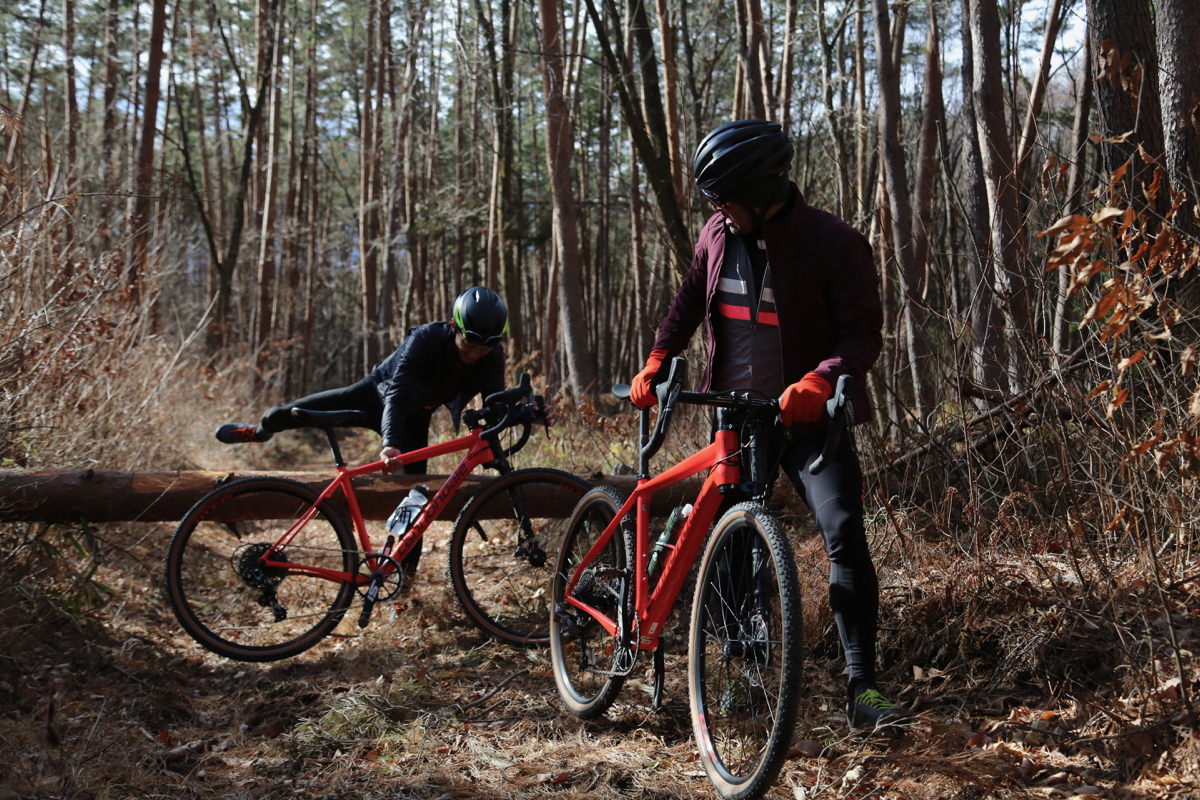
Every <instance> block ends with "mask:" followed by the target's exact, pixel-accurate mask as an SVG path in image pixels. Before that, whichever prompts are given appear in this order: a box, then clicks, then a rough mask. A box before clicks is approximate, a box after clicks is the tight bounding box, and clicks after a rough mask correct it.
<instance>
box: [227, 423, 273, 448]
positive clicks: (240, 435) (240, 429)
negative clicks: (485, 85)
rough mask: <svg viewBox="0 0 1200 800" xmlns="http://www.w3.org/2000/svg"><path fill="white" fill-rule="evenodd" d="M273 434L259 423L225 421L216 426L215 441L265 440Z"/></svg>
mask: <svg viewBox="0 0 1200 800" xmlns="http://www.w3.org/2000/svg"><path fill="white" fill-rule="evenodd" d="M274 435H275V434H273V433H271V432H270V431H264V430H263V429H262V426H261V425H250V424H249V423H238V422H227V423H226V424H224V425H222V426H221V427H219V428H217V441H218V442H224V443H225V444H241V443H242V442H265V441H267V440H268V439H270V438H271V437H272V436H274Z"/></svg>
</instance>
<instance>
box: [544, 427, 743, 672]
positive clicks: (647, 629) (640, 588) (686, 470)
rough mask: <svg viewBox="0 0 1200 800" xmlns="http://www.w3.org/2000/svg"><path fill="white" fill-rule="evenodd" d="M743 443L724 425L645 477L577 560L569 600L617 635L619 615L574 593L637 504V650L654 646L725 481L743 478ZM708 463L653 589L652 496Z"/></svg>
mask: <svg viewBox="0 0 1200 800" xmlns="http://www.w3.org/2000/svg"><path fill="white" fill-rule="evenodd" d="M740 449H741V445H740V443H739V439H738V434H737V431H733V430H719V431H717V432H716V436H715V438H714V440H713V442H712V444H710V445H708V446H707V447H705V448H704V449H703V450H699V451H697V452H696V453H694V454H693V455H691V456H689V457H688V458H686V459H684V460H683V461H681V462H680V463H678V464H676V465H675V466H674V467H671V468H670V469H669V470H667V471H666V472H663V473H661V474H659V475H657V476H655V477H653V478H640V479H639V480H638V485H637V488H636V489H634V490H633V492H632V493H631V494H630V495H629V498H628V499H627V500H626V501H625V503H624V504H623V505H622V506H621V508H620V509H619V510H618V511H617V514H616V516H615V517H613V520H612V522H610V523H609V524H608V526H607V527H606V528H605V529H604V532H603V533H602V534H601V535H600V538H599V539H598V540H596V543H595V544H594V545H592V547H591V549H590V550H588V553H587V555H586V556H585V557H584V558H583V559H582V560H581V562H580V563H579V564H578V565H577V566H576V568H575V573H574V574H573V575H572V576H571V580H570V582H569V584H568V585H567V591H566V601H567V602H568V603H570V604H571V605H572V606H574V607H575V608H578V609H580V610H581V611H584V612H586V613H587V614H590V615H591V616H592V617H594V618H595V620H596V621H597V622H599V623H600V625H601V626H602V627H603V628H604V629H605V630H606V631H608V633H609V634H610V635H612V636H617V635H618V634H619V633H620V630H619V629H618V625H617V621H616V620H613V619H611V618H609V617H608V616H607V615H605V614H603V613H602V612H600V611H597V610H596V609H595V608H592V607H591V606H589V605H587V604H586V603H583V602H581V601H580V600H579V599H577V598H576V597H575V595H574V590H575V584H576V582H577V581H578V580H579V576H580V575H581V574H582V573H583V570H584V569H585V568H586V567H587V566H588V565H590V564H591V563H592V561H593V559H595V558H596V557H597V556H598V555H599V553H600V551H601V550H603V549H604V547H605V546H606V545H607V544H608V542H609V541H610V540H611V539H612V537H613V536H614V535H616V533H617V531H618V530H619V528H620V525H621V521H622V520H623V519H624V518H625V516H626V515H627V514H629V513H630V512H631V511H632V510H633V509H635V508H636V510H637V512H636V513H637V537H636V544H635V552H634V561H633V563H634V564H635V565H637V567H636V569H635V570H634V574H633V581H634V613H635V614H636V620H635V630H636V631H637V632H638V638H637V643H636V647H637V649H638V650H655V649H656V648H657V647H658V638H659V635H660V634H661V632H662V626H663V623H664V622H665V621H666V619H667V616H668V615H669V614H670V613H671V607H672V606H673V605H674V604H675V598H676V596H677V595H678V594H679V590H680V588H682V586H683V582H684V580H685V579H686V577H687V571H688V568H689V567H690V565H691V563H692V562H693V561H695V559H696V555H697V554H698V553H699V552H700V548H701V546H702V545H703V544H704V537H705V534H706V533H707V532H708V529H709V527H710V526H711V525H712V522H713V519H714V517H715V516H716V514H717V511H718V509H719V508H720V506H721V491H720V489H721V487H722V486H725V485H729V484H739V483H741V480H742V477H741V475H742V472H741V463H740V461H739V453H740ZM706 469H707V470H709V473H708V477H707V478H705V480H704V485H703V486H701V487H700V494H699V495H698V496H697V497H696V502H695V504H694V510H693V511H692V513H691V515H690V516H688V518H687V520H686V521H685V522H684V524H683V527H682V529H681V530H680V532H679V535H678V537H677V539H676V541H675V543H674V544H669V545H667V547H668V548H670V553H669V554H668V555H667V558H666V562H665V563H664V564H663V566H662V573H661V576H660V577H659V580H658V584H657V585H656V586H655V587H654V591H653V592H651V591H650V577H649V575H648V574H647V573H646V566H647V564H648V563H649V560H650V499H651V498H652V497H653V496H654V493H655V492H657V491H659V490H660V489H665V488H667V487H669V486H673V485H674V484H676V483H679V482H680V481H682V480H684V479H685V478H689V477H691V476H692V475H695V474H697V473H699V472H702V471H703V470H706Z"/></svg>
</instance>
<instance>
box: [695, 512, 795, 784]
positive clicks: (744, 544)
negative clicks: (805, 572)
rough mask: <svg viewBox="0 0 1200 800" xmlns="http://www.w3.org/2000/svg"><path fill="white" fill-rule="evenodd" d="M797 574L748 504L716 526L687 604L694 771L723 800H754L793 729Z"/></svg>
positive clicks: (774, 528) (782, 545)
mask: <svg viewBox="0 0 1200 800" xmlns="http://www.w3.org/2000/svg"><path fill="white" fill-rule="evenodd" d="M802 636H803V614H802V613H801V605H800V588H799V584H798V582H797V580H796V565H795V562H794V561H793V559H792V551H791V548H790V546H789V545H788V541H787V537H786V536H784V533H783V529H782V527H781V526H780V524H779V521H778V520H776V519H775V518H774V517H773V516H771V514H770V513H769V512H768V511H767V510H766V509H764V508H763V507H762V506H760V505H757V504H755V503H739V504H738V505H736V506H734V507H733V508H731V509H730V510H729V511H728V512H726V514H725V515H724V516H723V517H721V519H720V520H719V521H718V522H717V525H716V527H715V528H714V529H713V533H712V536H711V538H710V539H709V543H708V546H707V547H706V548H705V551H704V556H703V559H702V560H701V566H700V580H699V582H698V584H697V586H696V597H695V601H694V602H693V604H692V624H691V637H690V639H691V641H690V647H689V649H688V683H689V697H690V701H691V710H692V727H693V730H694V732H695V736H696V744H697V749H698V750H699V753H700V761H701V762H702V763H703V764H704V771H705V772H706V773H707V774H708V777H709V779H710V780H711V781H712V783H713V786H714V787H715V788H716V790H717V792H718V793H719V794H720V795H721V796H722V797H725V798H733V799H734V800H747V799H749V798H758V797H761V796H762V795H763V794H764V793H765V792H766V790H767V789H768V788H769V787H770V785H771V783H772V782H773V781H774V780H775V778H776V776H777V775H778V774H779V769H780V767H782V766H783V760H784V757H785V756H786V754H787V748H788V744H789V742H790V741H791V737H792V730H793V728H794V727H795V723H796V703H797V702H798V700H799V692H800V679H801V669H802V663H801V662H802V657H803V646H802Z"/></svg>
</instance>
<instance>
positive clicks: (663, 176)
mask: <svg viewBox="0 0 1200 800" xmlns="http://www.w3.org/2000/svg"><path fill="white" fill-rule="evenodd" d="M586 2H587V7H588V15H589V16H590V17H591V19H592V26H593V27H594V28H595V29H596V38H597V41H598V43H599V45H600V51H601V56H602V58H603V61H604V63H605V65H606V66H607V67H608V69H609V72H610V73H611V74H612V76H613V78H614V79H615V83H616V87H617V96H618V97H619V98H620V101H621V115H622V117H623V118H624V119H625V123H626V125H628V126H629V131H630V135H631V137H632V138H633V141H634V146H635V148H636V151H637V154H638V157H639V158H640V159H641V162H642V164H643V165H644V166H645V168H646V175H647V177H648V178H649V180H650V185H651V187H652V188H653V190H654V198H655V201H656V204H657V207H658V212H659V214H660V216H661V217H662V223H663V229H664V232H665V238H666V241H667V243H668V253H667V255H668V257H667V258H665V259H664V261H666V262H668V263H669V264H670V265H671V266H672V267H673V268H674V269H675V270H676V271H678V272H682V271H683V270H684V269H685V267H686V265H687V264H688V263H689V262H690V260H691V241H690V237H689V236H688V234H687V230H686V227H685V226H684V223H683V213H682V211H681V209H680V207H679V204H678V203H677V202H676V201H675V189H674V186H673V185H672V183H671V163H670V158H669V154H668V153H667V152H666V151H667V147H668V145H667V133H666V121H665V116H664V113H663V110H662V98H661V95H660V93H659V90H658V59H657V58H655V56H654V40H653V38H652V37H651V35H650V26H649V24H648V22H647V20H646V9H645V6H644V5H643V4H641V3H640V2H633V4H632V8H631V19H630V22H631V25H632V28H633V36H634V42H635V47H634V49H636V51H637V59H638V61H639V63H640V65H641V76H642V88H643V91H644V93H645V96H644V97H641V98H640V99H641V102H638V99H639V92H638V89H637V84H636V82H635V80H634V69H633V63H632V60H631V58H630V56H629V55H628V50H627V49H626V48H625V47H624V45H623V43H622V42H621V41H620V39H615V40H614V39H612V38H611V37H609V35H608V26H607V25H605V23H604V20H603V19H602V18H601V16H600V14H599V11H598V10H597V8H596V4H595V2H594V0H586ZM606 7H607V8H608V10H609V13H610V16H611V17H613V18H614V19H615V18H617V17H618V16H619V15H618V14H616V10H615V8H614V7H613V5H612V3H611V2H609V3H608V4H607V5H606ZM614 42H615V43H616V44H617V45H618V47H619V49H614V47H613V44H614ZM643 109H645V111H643Z"/></svg>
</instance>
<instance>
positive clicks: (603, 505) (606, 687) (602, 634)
mask: <svg viewBox="0 0 1200 800" xmlns="http://www.w3.org/2000/svg"><path fill="white" fill-rule="evenodd" d="M624 502H625V498H624V497H623V496H622V495H621V493H620V492H618V491H617V490H616V489H613V488H611V487H609V486H598V487H596V488H595V489H592V490H591V491H590V492H588V493H587V494H585V495H584V496H583V499H582V500H580V501H579V505H578V506H576V507H575V513H573V514H572V515H571V519H570V521H569V522H568V524H567V535H566V537H565V538H564V539H563V545H562V552H561V553H560V554H559V558H558V566H557V567H556V568H555V570H554V585H553V597H554V609H553V610H554V613H553V616H551V618H550V664H551V668H552V669H553V671H554V682H555V684H556V685H557V686H558V695H559V697H560V698H562V701H563V704H564V705H566V707H567V709H568V710H569V711H570V712H571V713H572V714H574V715H575V716H577V717H582V718H583V719H594V718H595V717H598V716H600V715H601V714H603V713H604V712H605V711H607V710H608V707H609V706H611V705H612V704H613V701H614V700H616V698H617V693H618V692H620V691H621V686H622V685H623V684H624V683H625V678H624V675H625V673H627V672H628V668H629V667H630V666H631V664H622V663H620V661H619V659H620V658H622V657H632V654H631V653H625V654H622V650H621V648H619V647H618V646H617V645H618V642H617V639H616V638H615V637H614V636H612V635H611V634H609V633H608V631H606V630H605V629H604V628H603V627H602V626H601V625H600V623H599V622H597V621H596V620H595V618H594V617H592V616H591V615H590V614H588V613H586V612H584V611H582V610H580V609H577V608H575V607H574V606H572V605H570V604H569V603H567V602H566V600H565V597H566V590H567V583H568V581H570V580H571V577H572V576H573V575H574V574H575V571H576V570H577V569H578V568H579V565H580V564H581V563H583V560H584V558H585V557H586V556H587V554H588V553H589V552H590V551H591V549H592V547H593V546H594V545H595V544H596V543H597V542H598V541H599V539H600V535H601V534H602V533H604V529H605V528H607V527H608V524H609V523H610V522H611V521H612V519H613V517H615V516H616V514H617V511H618V510H620V508H621V506H622V505H623V504H624ZM628 522H629V521H628V519H626V520H625V521H623V524H622V525H621V527H620V529H618V530H617V532H616V533H615V534H614V535H613V537H612V538H611V539H609V540H608V543H607V544H606V545H605V546H604V548H603V549H602V550H601V551H600V552H599V553H597V554H596V555H595V557H594V558H593V559H592V560H591V561H590V562H588V564H587V566H586V567H585V568H584V571H583V572H582V573H581V574H580V576H579V581H578V582H577V583H576V584H575V590H574V596H575V598H576V599H578V600H579V601H581V602H583V603H586V604H587V605H589V606H591V607H592V608H594V609H596V610H597V611H599V612H601V613H602V614H604V615H605V616H607V617H608V618H609V619H613V620H618V621H619V620H620V619H621V616H622V612H623V611H625V612H627V611H628V610H629V605H630V603H629V594H630V591H629V586H630V581H628V580H626V578H625V577H623V576H628V575H629V569H628V567H629V563H630V561H631V560H632V559H631V558H630V553H631V552H632V550H633V540H632V538H631V534H630V531H629V525H628ZM622 667H624V668H623V669H622Z"/></svg>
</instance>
